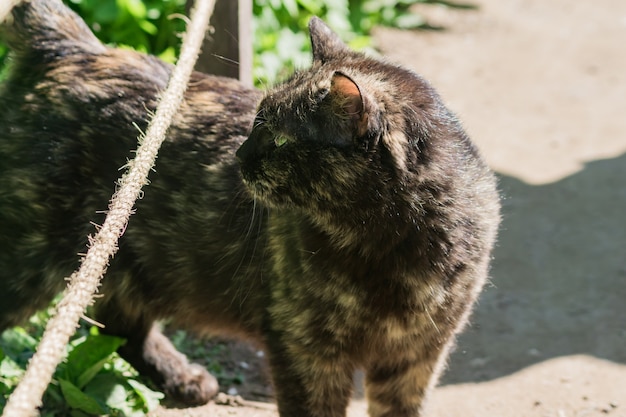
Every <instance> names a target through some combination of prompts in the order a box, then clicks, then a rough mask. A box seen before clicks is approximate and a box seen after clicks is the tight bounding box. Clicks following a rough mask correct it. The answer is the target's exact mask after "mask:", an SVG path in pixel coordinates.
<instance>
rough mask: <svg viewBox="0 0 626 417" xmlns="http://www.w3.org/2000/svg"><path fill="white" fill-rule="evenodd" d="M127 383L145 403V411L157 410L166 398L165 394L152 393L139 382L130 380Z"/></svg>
mask: <svg viewBox="0 0 626 417" xmlns="http://www.w3.org/2000/svg"><path fill="white" fill-rule="evenodd" d="M126 382H128V385H130V386H131V387H132V388H133V390H135V392H136V393H137V395H138V396H139V398H141V400H142V401H143V403H144V406H145V410H144V411H152V410H154V409H155V408H157V406H158V405H159V403H160V402H161V400H162V399H163V398H164V397H165V395H163V393H161V392H157V391H152V390H151V389H150V388H148V387H147V386H145V385H144V384H142V383H141V382H139V381H135V380H134V379H129V380H128V381H126Z"/></svg>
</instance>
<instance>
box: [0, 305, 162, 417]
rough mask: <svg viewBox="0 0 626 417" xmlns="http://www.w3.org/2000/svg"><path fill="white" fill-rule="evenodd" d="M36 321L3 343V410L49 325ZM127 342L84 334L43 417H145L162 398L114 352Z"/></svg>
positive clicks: (51, 390)
mask: <svg viewBox="0 0 626 417" xmlns="http://www.w3.org/2000/svg"><path fill="white" fill-rule="evenodd" d="M48 317H49V316H48V314H47V313H40V314H38V315H36V316H34V317H33V318H32V319H31V320H30V322H29V324H28V326H26V327H16V328H13V329H9V330H7V331H5V332H4V333H2V336H1V337H0V410H1V409H2V408H4V406H5V404H6V399H7V398H8V396H9V394H10V393H11V392H12V391H13V389H15V387H16V386H17V384H18V382H19V380H20V379H21V377H22V375H23V374H24V372H25V369H26V366H27V364H28V360H29V359H30V358H31V357H32V355H33V354H34V352H35V348H36V346H37V344H38V342H39V339H40V337H41V334H42V332H43V326H44V324H45V322H46V321H47V319H48ZM123 343H124V339H121V338H118V337H113V336H107V335H102V334H99V333H98V330H97V328H95V327H92V328H91V329H89V330H87V329H85V328H81V329H80V330H79V332H78V334H77V335H76V336H75V337H74V338H73V340H72V341H71V343H70V345H69V346H68V354H67V359H66V360H65V361H64V362H63V363H62V364H61V365H59V367H58V368H57V370H56V372H55V374H54V376H53V379H52V381H51V382H50V385H49V386H48V389H47V390H46V392H45V394H44V397H43V409H42V410H41V415H42V416H60V415H71V416H73V417H81V416H87V415H102V414H108V415H112V416H128V417H132V416H143V415H145V413H146V412H148V411H150V410H153V409H154V408H155V407H156V406H157V405H158V404H159V401H160V399H161V398H163V394H161V393H159V392H155V391H152V390H151V389H150V388H148V387H147V386H146V385H144V384H143V383H141V382H140V381H139V380H138V377H137V373H136V372H135V371H134V370H133V369H132V367H131V366H130V365H129V364H128V363H126V362H125V361H124V360H122V359H121V358H120V357H119V356H118V355H117V354H116V353H115V351H116V350H117V348H118V347H120V346H121V345H122V344H123Z"/></svg>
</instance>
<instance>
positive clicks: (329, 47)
mask: <svg viewBox="0 0 626 417" xmlns="http://www.w3.org/2000/svg"><path fill="white" fill-rule="evenodd" d="M309 32H310V34H311V46H312V48H313V61H318V62H322V63H324V62H326V61H328V60H330V59H331V58H333V57H336V56H338V55H340V54H342V53H345V52H347V51H349V49H348V47H347V46H346V44H345V43H343V42H342V40H341V39H340V38H339V36H337V34H336V33H335V32H333V31H332V30H331V29H330V28H329V27H328V26H326V23H324V22H323V21H322V19H320V18H318V17H315V16H313V18H311V20H310V21H309Z"/></svg>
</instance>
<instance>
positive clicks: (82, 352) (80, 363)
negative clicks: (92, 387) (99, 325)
mask: <svg viewBox="0 0 626 417" xmlns="http://www.w3.org/2000/svg"><path fill="white" fill-rule="evenodd" d="M124 342H125V340H124V339H122V338H120V337H114V336H108V335H101V334H98V335H93V334H90V335H89V336H87V337H86V338H85V341H84V342H82V343H80V344H79V345H77V346H76V347H75V348H74V349H73V350H72V351H71V352H70V354H69V355H68V357H67V367H66V372H67V378H68V379H69V380H70V381H72V382H73V383H74V384H76V385H77V386H78V387H80V388H83V387H84V386H85V385H86V384H87V383H88V382H89V381H91V379H92V378H93V377H94V376H95V375H96V374H97V373H98V372H99V371H100V369H102V366H103V365H104V363H105V362H106V359H107V358H108V357H109V356H110V355H111V354H112V353H113V352H115V351H116V350H117V348H119V347H120V346H121V345H123V344H124Z"/></svg>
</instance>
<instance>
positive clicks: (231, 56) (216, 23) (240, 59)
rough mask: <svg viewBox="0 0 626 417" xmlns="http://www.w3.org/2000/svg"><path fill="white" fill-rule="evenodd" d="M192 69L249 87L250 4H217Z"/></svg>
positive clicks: (241, 0) (234, 0)
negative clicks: (237, 81)
mask: <svg viewBox="0 0 626 417" xmlns="http://www.w3.org/2000/svg"><path fill="white" fill-rule="evenodd" d="M190 4H191V0H189V1H188V6H189V5H190ZM195 69H196V70H198V71H201V72H204V73H207V74H215V75H223V76H226V77H232V78H238V79H239V80H240V81H242V82H243V83H245V84H248V85H250V86H251V85H252V0H217V1H216V3H215V10H214V11H213V16H211V28H209V31H208V32H207V35H206V37H205V40H204V44H203V45H202V54H201V55H200V57H199V58H198V62H197V63H196V67H195Z"/></svg>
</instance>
